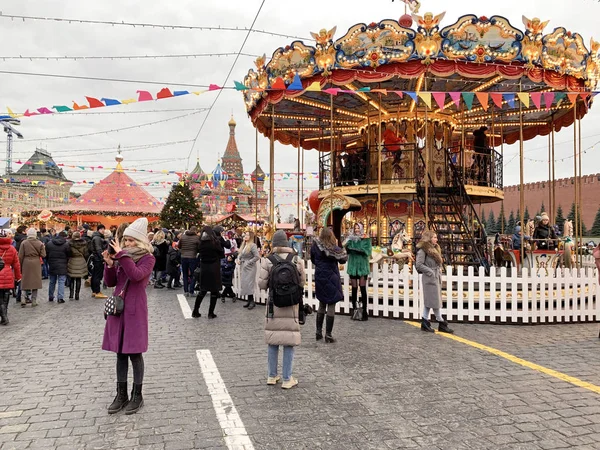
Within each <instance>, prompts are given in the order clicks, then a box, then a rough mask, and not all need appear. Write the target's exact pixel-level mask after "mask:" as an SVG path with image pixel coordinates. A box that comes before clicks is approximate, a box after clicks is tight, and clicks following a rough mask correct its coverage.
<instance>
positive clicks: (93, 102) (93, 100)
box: [85, 96, 105, 108]
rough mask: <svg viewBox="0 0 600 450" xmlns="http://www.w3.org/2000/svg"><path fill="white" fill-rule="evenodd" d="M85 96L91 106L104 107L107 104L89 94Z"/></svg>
mask: <svg viewBox="0 0 600 450" xmlns="http://www.w3.org/2000/svg"><path fill="white" fill-rule="evenodd" d="M85 98H86V100H87V101H88V103H89V104H90V108H102V107H104V106H105V105H104V103H102V102H101V101H100V100H98V99H97V98H94V97H88V96H86V97H85Z"/></svg>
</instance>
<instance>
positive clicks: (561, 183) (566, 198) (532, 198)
mask: <svg viewBox="0 0 600 450" xmlns="http://www.w3.org/2000/svg"><path fill="white" fill-rule="evenodd" d="M555 183H556V208H558V206H559V205H560V206H562V210H563V216H564V217H565V218H566V217H567V215H568V214H569V211H571V205H572V204H573V202H574V201H575V185H574V184H573V178H561V179H559V180H556V182H555ZM549 187H550V184H549V183H548V182H547V181H540V182H536V183H528V184H526V185H525V205H526V206H527V209H528V211H529V214H530V215H531V216H533V215H534V214H535V213H536V212H537V211H539V210H540V209H541V206H542V202H543V203H544V207H545V208H546V211H548V208H549V199H548V195H549V194H548V192H549ZM581 188H582V195H581V198H582V205H583V207H582V214H583V223H585V226H586V227H587V229H588V230H589V229H590V228H591V227H592V224H593V223H594V218H595V217H596V212H597V211H598V207H600V173H597V174H594V175H585V176H583V177H582V178H581ZM519 204H520V195H519V186H507V187H505V188H504V212H505V214H506V218H507V219H508V216H509V215H510V212H511V211H514V213H515V214H516V213H517V210H518V209H519ZM501 205H502V202H496V203H493V204H489V205H482V207H481V208H482V209H483V211H484V212H485V215H486V219H487V216H488V215H489V214H490V211H494V216H495V217H496V218H498V214H499V213H500V206H501ZM551 222H554V218H551Z"/></svg>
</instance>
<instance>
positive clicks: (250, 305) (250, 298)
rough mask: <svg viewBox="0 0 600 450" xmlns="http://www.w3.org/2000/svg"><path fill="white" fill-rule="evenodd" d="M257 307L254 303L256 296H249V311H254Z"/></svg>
mask: <svg viewBox="0 0 600 450" xmlns="http://www.w3.org/2000/svg"><path fill="white" fill-rule="evenodd" d="M255 306H256V303H254V295H249V296H248V306H247V308H248V309H254V307H255Z"/></svg>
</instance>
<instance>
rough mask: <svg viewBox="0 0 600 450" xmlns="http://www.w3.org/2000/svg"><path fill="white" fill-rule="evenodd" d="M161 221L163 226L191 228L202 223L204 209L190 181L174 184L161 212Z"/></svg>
mask: <svg viewBox="0 0 600 450" xmlns="http://www.w3.org/2000/svg"><path fill="white" fill-rule="evenodd" d="M160 221H161V224H162V226H163V227H165V228H169V229H173V228H176V229H181V228H185V229H189V227H191V226H193V225H195V226H200V225H201V224H202V211H200V208H198V203H197V202H196V199H195V198H194V194H193V193H192V190H191V189H190V186H189V184H188V183H186V182H184V181H180V182H179V183H176V184H174V185H173V188H172V189H171V192H170V193H169V197H168V198H167V201H166V202H165V206H164V207H163V209H162V211H161V213H160Z"/></svg>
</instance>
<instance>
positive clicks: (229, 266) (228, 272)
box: [221, 254, 236, 302]
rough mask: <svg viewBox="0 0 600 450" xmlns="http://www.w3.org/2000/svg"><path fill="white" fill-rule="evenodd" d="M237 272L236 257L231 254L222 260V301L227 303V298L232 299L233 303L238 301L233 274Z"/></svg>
mask: <svg viewBox="0 0 600 450" xmlns="http://www.w3.org/2000/svg"><path fill="white" fill-rule="evenodd" d="M234 272H235V255H234V254H229V255H228V256H227V257H226V258H223V259H222V260H221V283H223V286H224V289H223V292H222V293H221V301H222V302H225V297H231V299H232V301H234V302H235V301H236V297H235V294H234V292H233V289H232V286H233V273H234Z"/></svg>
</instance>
